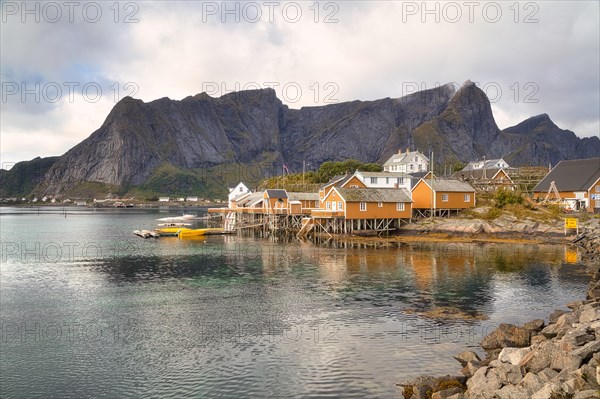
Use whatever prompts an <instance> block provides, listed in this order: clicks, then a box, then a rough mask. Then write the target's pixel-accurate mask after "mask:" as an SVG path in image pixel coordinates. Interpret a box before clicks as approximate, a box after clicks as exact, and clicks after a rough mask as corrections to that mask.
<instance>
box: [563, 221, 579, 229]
mask: <svg viewBox="0 0 600 399" xmlns="http://www.w3.org/2000/svg"><path fill="white" fill-rule="evenodd" d="M576 228H577V219H573V218H568V219H565V229H576Z"/></svg>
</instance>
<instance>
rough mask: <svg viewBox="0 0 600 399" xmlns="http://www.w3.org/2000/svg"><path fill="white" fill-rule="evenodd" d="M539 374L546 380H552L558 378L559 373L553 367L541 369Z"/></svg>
mask: <svg viewBox="0 0 600 399" xmlns="http://www.w3.org/2000/svg"><path fill="white" fill-rule="evenodd" d="M537 375H538V377H540V378H541V379H542V380H543V381H544V382H551V381H553V380H554V379H555V378H556V376H557V375H558V372H557V371H555V370H552V369H544V370H542V371H540V372H539V373H538V374H537Z"/></svg>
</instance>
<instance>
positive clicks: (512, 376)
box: [496, 363, 523, 385]
mask: <svg viewBox="0 0 600 399" xmlns="http://www.w3.org/2000/svg"><path fill="white" fill-rule="evenodd" d="M496 369H497V370H498V371H499V372H500V381H501V382H502V384H504V385H509V384H511V385H516V384H518V383H519V382H521V380H522V379H523V372H522V371H521V367H519V366H515V365H512V364H508V363H502V364H500V366H499V367H497V368H496Z"/></svg>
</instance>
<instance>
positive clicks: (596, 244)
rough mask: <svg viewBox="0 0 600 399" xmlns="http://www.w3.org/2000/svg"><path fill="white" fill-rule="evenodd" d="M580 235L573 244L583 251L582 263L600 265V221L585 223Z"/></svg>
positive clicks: (593, 220)
mask: <svg viewBox="0 0 600 399" xmlns="http://www.w3.org/2000/svg"><path fill="white" fill-rule="evenodd" d="M580 233H581V234H580V235H579V236H578V237H577V238H576V239H575V240H574V241H573V242H574V243H576V244H577V246H579V248H580V249H581V260H582V262H584V263H587V264H589V265H600V219H592V220H590V221H589V222H585V223H583V224H582V227H581V230H580Z"/></svg>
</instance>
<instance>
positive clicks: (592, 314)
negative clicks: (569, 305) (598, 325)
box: [579, 306, 600, 324]
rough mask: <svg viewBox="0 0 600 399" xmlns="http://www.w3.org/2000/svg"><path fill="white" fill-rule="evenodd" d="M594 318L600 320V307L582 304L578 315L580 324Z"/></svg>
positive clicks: (588, 322) (590, 321) (589, 321)
mask: <svg viewBox="0 0 600 399" xmlns="http://www.w3.org/2000/svg"><path fill="white" fill-rule="evenodd" d="M596 320H600V309H598V308H593V307H591V306H584V307H583V309H582V311H581V314H580V315H579V322H580V323H582V324H590V323H592V322H593V321H596Z"/></svg>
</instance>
